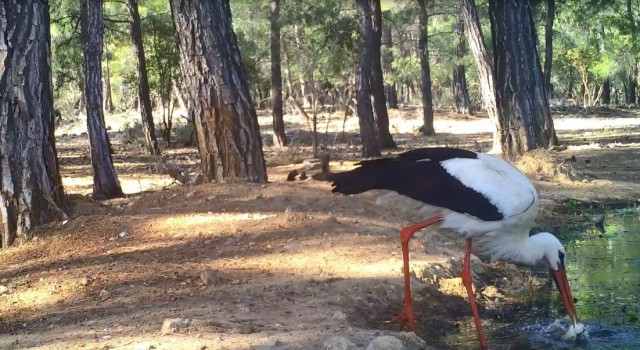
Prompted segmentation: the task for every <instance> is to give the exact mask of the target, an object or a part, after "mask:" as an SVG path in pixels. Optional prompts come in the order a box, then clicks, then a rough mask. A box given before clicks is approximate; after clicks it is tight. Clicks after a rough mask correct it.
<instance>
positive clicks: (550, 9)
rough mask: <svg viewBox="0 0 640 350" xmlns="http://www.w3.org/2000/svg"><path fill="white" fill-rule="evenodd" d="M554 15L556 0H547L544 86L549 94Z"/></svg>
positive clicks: (548, 94)
mask: <svg viewBox="0 0 640 350" xmlns="http://www.w3.org/2000/svg"><path fill="white" fill-rule="evenodd" d="M555 16H556V0H547V23H546V24H545V27H544V86H545V88H546V89H547V96H551V67H552V65H553V20H554V18H555Z"/></svg>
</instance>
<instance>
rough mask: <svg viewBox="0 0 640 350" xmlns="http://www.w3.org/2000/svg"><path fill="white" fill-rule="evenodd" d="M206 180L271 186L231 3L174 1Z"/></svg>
mask: <svg viewBox="0 0 640 350" xmlns="http://www.w3.org/2000/svg"><path fill="white" fill-rule="evenodd" d="M170 4H171V13H172V17H173V23H174V27H175V30H176V39H177V42H178V48H179V52H180V67H181V70H182V74H183V79H184V87H185V91H186V92H187V99H188V105H189V108H190V113H192V116H193V118H192V119H193V120H194V124H195V127H196V135H197V137H196V139H197V141H198V151H199V153H200V161H201V166H202V170H203V175H204V180H205V181H207V182H208V181H214V180H217V181H224V180H225V179H227V178H243V179H245V180H248V181H251V182H258V183H264V182H266V181H267V171H266V167H265V162H264V156H263V154H262V139H261V137H260V128H259V125H258V117H257V115H256V110H255V107H254V105H253V102H252V101H251V96H250V94H249V85H248V84H247V80H246V78H245V76H244V66H243V63H242V58H241V56H240V49H239V48H238V41H237V38H236V35H235V33H234V32H233V27H232V24H231V9H230V8H229V2H228V0H224V1H218V0H202V1H200V0H171V2H170Z"/></svg>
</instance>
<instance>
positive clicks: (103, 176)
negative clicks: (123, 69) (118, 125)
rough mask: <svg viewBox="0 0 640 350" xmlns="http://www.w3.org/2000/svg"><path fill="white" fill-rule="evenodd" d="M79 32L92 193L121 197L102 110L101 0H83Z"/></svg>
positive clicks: (101, 196) (106, 196)
mask: <svg viewBox="0 0 640 350" xmlns="http://www.w3.org/2000/svg"><path fill="white" fill-rule="evenodd" d="M81 22H82V32H83V38H84V41H85V47H84V61H85V65H84V66H85V84H84V87H85V97H86V99H87V101H86V103H85V105H86V110H87V130H88V131H89V142H90V144H91V166H92V167H93V196H94V198H98V199H106V198H115V197H122V196H123V193H122V188H121V187H120V182H119V181H118V176H117V175H116V171H115V169H114V167H113V160H112V159H111V152H110V148H111V145H110V143H109V136H108V135H107V129H106V128H105V123H104V112H103V109H102V85H101V81H102V77H101V76H102V68H101V67H100V66H101V65H102V33H103V21H102V0H82V21H81Z"/></svg>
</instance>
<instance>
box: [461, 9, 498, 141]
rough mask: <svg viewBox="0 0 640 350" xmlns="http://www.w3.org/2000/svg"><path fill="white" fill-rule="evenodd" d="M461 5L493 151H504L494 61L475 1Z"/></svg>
mask: <svg viewBox="0 0 640 350" xmlns="http://www.w3.org/2000/svg"><path fill="white" fill-rule="evenodd" d="M460 7H461V10H462V18H463V19H464V31H465V33H466V35H467V42H468V43H469V48H470V49H471V53H472V54H473V60H474V61H475V63H476V67H477V69H478V76H479V77H480V93H481V95H482V101H483V102H484V108H485V110H486V111H487V115H488V116H489V121H490V122H491V125H492V133H493V147H492V150H491V151H492V152H494V153H499V152H502V146H501V145H500V140H501V139H502V132H501V129H502V128H501V126H500V123H501V117H500V111H499V110H498V106H497V103H496V81H495V75H494V73H493V63H492V61H491V57H490V56H489V53H488V52H487V48H486V47H485V45H484V36H483V34H482V28H481V27H480V19H479V17H478V11H477V9H476V3H475V1H474V0H460Z"/></svg>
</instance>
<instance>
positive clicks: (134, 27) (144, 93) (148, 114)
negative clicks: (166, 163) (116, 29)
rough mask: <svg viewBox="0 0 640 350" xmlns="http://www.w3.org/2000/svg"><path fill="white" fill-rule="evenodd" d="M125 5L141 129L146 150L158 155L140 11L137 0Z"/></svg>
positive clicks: (128, 0) (129, 1)
mask: <svg viewBox="0 0 640 350" xmlns="http://www.w3.org/2000/svg"><path fill="white" fill-rule="evenodd" d="M127 7H128V8H129V14H130V15H131V40H132V41H133V47H134V49H135V51H136V57H137V58H138V67H137V69H138V97H139V99H140V101H141V102H142V103H141V104H140V117H141V122H142V131H143V133H144V141H145V145H146V147H147V152H149V154H151V155H152V156H158V155H160V147H159V146H158V140H157V139H156V128H155V125H154V123H153V108H152V107H151V96H150V94H149V78H148V77H147V60H146V57H145V56H144V46H143V43H142V29H141V27H140V13H139V12H138V2H137V1H136V0H127Z"/></svg>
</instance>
